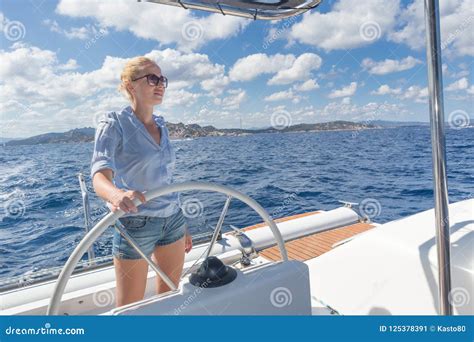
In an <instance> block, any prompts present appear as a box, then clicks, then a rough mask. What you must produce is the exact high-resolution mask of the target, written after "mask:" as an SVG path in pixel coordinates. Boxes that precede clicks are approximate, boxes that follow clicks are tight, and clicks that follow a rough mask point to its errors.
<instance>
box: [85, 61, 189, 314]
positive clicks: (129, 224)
mask: <svg viewBox="0 0 474 342" xmlns="http://www.w3.org/2000/svg"><path fill="white" fill-rule="evenodd" d="M121 80H122V82H121V84H120V86H119V89H120V90H121V91H122V92H123V93H124V94H125V95H126V96H127V97H128V99H129V100H130V106H127V107H126V108H124V109H123V110H122V111H121V112H120V113H115V112H112V113H108V114H106V115H105V116H104V117H103V118H102V119H101V120H100V122H99V124H98V126H97V130H96V135H95V145H94V153H93V157H92V163H91V177H92V181H93V186H94V190H95V192H96V193H97V195H98V196H100V197H101V198H102V199H104V200H105V201H106V202H107V205H108V206H109V208H110V209H111V210H112V211H116V210H118V209H121V210H123V211H124V212H125V215H123V217H122V218H120V219H119V220H120V222H121V223H122V224H123V226H124V227H125V228H126V230H127V232H128V233H129V234H130V235H131V236H132V237H133V238H134V239H135V241H137V243H138V244H139V245H140V247H141V248H142V250H143V251H144V252H145V253H146V254H147V255H151V257H152V259H153V260H154V261H155V262H156V263H157V264H158V266H159V267H160V268H161V269H162V270H163V271H164V272H165V273H166V274H167V275H168V277H169V278H170V279H171V280H172V281H173V282H174V283H175V284H176V285H178V283H179V279H180V277H181V272H182V269H183V264H184V255H185V252H186V253H188V252H189V251H190V250H191V248H192V238H191V235H190V234H189V232H188V226H187V224H186V221H185V218H184V216H183V212H182V210H181V208H180V202H179V196H178V194H176V193H173V194H169V195H166V196H162V197H158V198H156V199H154V200H150V201H148V202H146V203H145V197H144V196H143V193H142V192H143V191H145V190H151V189H155V188H157V187H159V186H165V185H167V184H170V183H171V182H172V174H173V170H174V164H175V154H174V151H173V148H172V146H171V144H170V141H169V136H168V130H167V128H166V125H165V121H164V119H163V117H162V116H156V115H154V114H153V107H154V106H156V105H159V104H161V102H162V101H163V95H164V93H165V88H166V87H167V85H168V80H167V79H166V77H164V76H162V74H161V69H160V68H159V66H158V65H157V64H156V63H155V62H153V61H152V60H151V59H149V58H146V57H136V58H133V59H131V60H130V61H129V62H128V63H127V64H126V65H125V67H124V69H123V72H122V74H121ZM135 198H138V199H139V200H140V201H141V202H142V204H141V205H139V206H138V208H137V207H136V206H135V205H134V204H133V201H132V200H133V199H135ZM113 255H114V265H115V274H116V280H117V294H116V297H117V298H116V304H117V306H122V305H125V304H128V303H132V302H135V301H138V300H141V299H143V297H144V294H145V287H146V280H147V273H148V264H147V262H146V261H145V260H144V259H142V258H141V257H140V255H139V254H138V253H137V252H136V251H135V249H134V248H133V247H132V246H131V245H130V244H129V243H128V242H127V241H126V240H125V239H124V238H123V237H122V236H121V235H120V234H119V233H118V232H117V230H115V232H114V237H113ZM156 278H157V280H156V289H157V293H162V292H166V291H169V290H170V289H169V287H168V286H167V285H166V284H165V283H164V282H163V281H162V280H161V278H159V277H156Z"/></svg>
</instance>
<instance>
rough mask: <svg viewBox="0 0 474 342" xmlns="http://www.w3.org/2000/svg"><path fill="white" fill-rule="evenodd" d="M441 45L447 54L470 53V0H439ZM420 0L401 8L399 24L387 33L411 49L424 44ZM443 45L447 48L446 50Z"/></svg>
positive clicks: (473, 47) (473, 50) (473, 45)
mask: <svg viewBox="0 0 474 342" xmlns="http://www.w3.org/2000/svg"><path fill="white" fill-rule="evenodd" d="M439 5H440V22H441V47H442V48H443V49H444V50H445V52H448V53H450V54H454V55H459V56H474V35H473V34H472V25H473V22H474V6H473V4H472V0H444V1H440V2H439ZM423 6H424V5H423V1H413V2H412V3H411V4H409V5H408V6H407V7H406V8H404V9H403V11H402V13H401V15H400V19H401V22H402V23H403V24H402V26H401V27H400V28H398V29H397V30H394V32H392V33H390V35H389V39H391V40H392V41H394V42H397V43H404V44H406V45H408V46H409V47H411V48H412V49H415V50H422V49H424V47H425V18H424V7H423ZM446 49H447V50H446Z"/></svg>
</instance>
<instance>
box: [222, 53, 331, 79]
mask: <svg viewBox="0 0 474 342" xmlns="http://www.w3.org/2000/svg"><path fill="white" fill-rule="evenodd" d="M321 63H322V59H321V57H319V56H318V55H316V54H314V53H304V54H301V55H300V56H298V57H295V56H294V55H292V54H288V55H282V54H276V55H271V56H268V55H266V54H264V53H257V54H253V55H249V56H246V57H243V58H240V59H238V60H237V61H236V62H235V63H234V65H233V66H232V68H231V69H230V71H229V76H230V79H231V80H232V81H250V80H253V79H255V78H256V77H258V76H260V75H263V74H275V75H274V76H273V77H272V78H271V79H270V80H269V81H268V83H267V84H269V85H278V84H290V83H293V82H297V81H305V80H307V79H308V78H310V77H311V76H312V74H311V72H312V71H313V70H317V69H319V68H320V67H321Z"/></svg>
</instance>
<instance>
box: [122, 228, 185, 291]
mask: <svg viewBox="0 0 474 342" xmlns="http://www.w3.org/2000/svg"><path fill="white" fill-rule="evenodd" d="M114 226H115V229H117V230H118V231H119V232H120V234H121V235H122V236H123V237H124V238H125V240H127V241H128V243H129V244H131V245H132V247H133V248H135V250H136V251H137V252H138V254H140V256H141V257H142V258H143V259H145V261H146V262H147V263H148V265H150V267H151V268H152V269H153V271H155V272H156V274H157V275H158V276H159V277H160V278H161V279H163V281H164V282H165V283H166V285H168V287H169V288H170V289H171V290H172V291H174V290H176V285H175V284H174V283H173V282H172V281H171V279H170V278H169V277H168V276H167V275H166V273H165V272H163V271H162V270H161V269H160V268H159V267H158V265H157V264H155V263H154V262H153V260H151V258H150V257H149V256H148V255H146V254H145V253H143V251H142V250H141V248H140V246H139V245H138V243H137V242H136V241H135V239H134V238H132V237H131V236H130V234H128V233H127V231H126V230H125V227H124V225H123V224H122V223H121V222H120V221H119V220H117V221H116V222H115V225H114Z"/></svg>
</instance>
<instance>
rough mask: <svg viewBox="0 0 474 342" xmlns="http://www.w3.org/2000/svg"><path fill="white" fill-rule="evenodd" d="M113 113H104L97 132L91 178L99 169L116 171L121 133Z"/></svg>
mask: <svg viewBox="0 0 474 342" xmlns="http://www.w3.org/2000/svg"><path fill="white" fill-rule="evenodd" d="M117 126H118V122H117V121H116V120H115V119H114V117H113V113H108V114H106V115H104V116H103V117H102V118H101V119H100V120H99V123H98V125H97V129H96V132H95V139H94V140H95V141H94V151H93V154H92V161H91V179H93V178H94V175H95V173H96V172H97V171H100V170H104V169H111V170H112V172H113V173H114V175H115V173H116V171H117V168H116V166H115V151H116V149H117V147H118V145H119V143H120V139H121V134H120V130H119V129H118V127H117Z"/></svg>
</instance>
